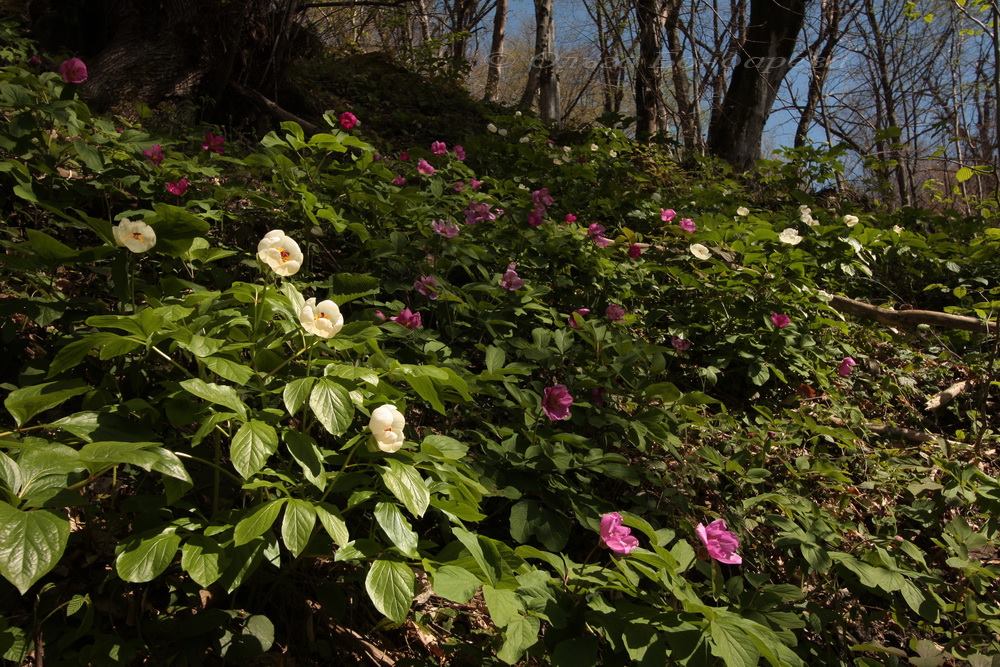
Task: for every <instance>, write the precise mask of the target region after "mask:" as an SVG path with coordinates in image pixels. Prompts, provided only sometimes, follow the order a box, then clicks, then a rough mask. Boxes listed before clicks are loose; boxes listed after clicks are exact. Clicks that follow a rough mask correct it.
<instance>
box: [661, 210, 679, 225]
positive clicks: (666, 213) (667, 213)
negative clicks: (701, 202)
mask: <svg viewBox="0 0 1000 667" xmlns="http://www.w3.org/2000/svg"><path fill="white" fill-rule="evenodd" d="M676 217H677V211H675V210H674V209H672V208H661V209H660V220H662V221H663V222H670V221H671V220H673V219H674V218H676Z"/></svg>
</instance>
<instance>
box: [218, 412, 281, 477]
mask: <svg viewBox="0 0 1000 667" xmlns="http://www.w3.org/2000/svg"><path fill="white" fill-rule="evenodd" d="M276 451H278V434H277V433H276V432H275V430H274V428H273V427H272V426H271V425H270V424H265V423H264V422H262V421H258V420H256V419H253V420H250V421H248V422H247V423H246V424H243V426H241V427H240V430H239V431H237V432H236V435H234V436H233V442H232V445H231V447H230V448H229V458H230V459H231V460H232V462H233V467H234V468H236V470H237V471H238V472H239V473H240V474H241V475H242V476H243V479H249V478H250V477H252V476H253V475H254V474H256V473H257V472H259V471H260V469H261V468H263V467H264V464H265V463H267V460H268V459H269V458H271V455H272V454H274V453H275V452H276Z"/></svg>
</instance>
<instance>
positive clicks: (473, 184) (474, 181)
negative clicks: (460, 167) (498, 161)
mask: <svg viewBox="0 0 1000 667" xmlns="http://www.w3.org/2000/svg"><path fill="white" fill-rule="evenodd" d="M469 187H470V188H472V191H473V192H478V191H479V188H481V187H483V182H482V181H480V180H479V179H478V178H470V179H469Z"/></svg>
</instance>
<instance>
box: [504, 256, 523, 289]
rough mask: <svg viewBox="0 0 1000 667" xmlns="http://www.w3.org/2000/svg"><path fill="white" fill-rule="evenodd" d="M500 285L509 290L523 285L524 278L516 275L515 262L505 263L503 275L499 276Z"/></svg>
mask: <svg viewBox="0 0 1000 667" xmlns="http://www.w3.org/2000/svg"><path fill="white" fill-rule="evenodd" d="M500 287H502V288H504V289H505V290H508V291H510V292H513V291H516V290H519V289H521V288H522V287H524V279H523V278H522V277H521V276H519V275H517V264H515V263H514V262H511V263H510V264H508V265H507V270H506V271H504V274H503V277H502V278H500Z"/></svg>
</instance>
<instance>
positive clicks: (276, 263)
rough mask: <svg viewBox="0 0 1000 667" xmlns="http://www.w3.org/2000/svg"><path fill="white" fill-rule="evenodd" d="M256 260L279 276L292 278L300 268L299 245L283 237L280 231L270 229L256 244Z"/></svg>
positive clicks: (300, 252) (300, 254) (300, 253)
mask: <svg viewBox="0 0 1000 667" xmlns="http://www.w3.org/2000/svg"><path fill="white" fill-rule="evenodd" d="M257 258H258V259H259V260H260V261H262V262H264V263H265V264H267V265H268V266H270V267H271V269H272V270H273V271H274V272H275V273H277V274H278V275H279V276H293V275H295V274H296V273H298V272H299V269H300V268H302V251H301V250H299V244H298V243H296V242H295V241H294V240H293V239H291V238H289V237H287V236H285V232H283V231H281V230H280V229H272V230H271V231H269V232H268V233H267V234H266V235H265V236H264V238H262V239H261V240H260V243H258V244H257Z"/></svg>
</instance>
